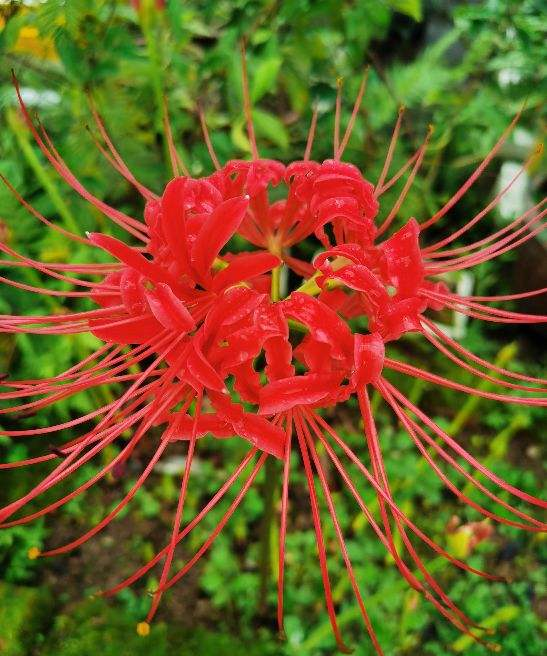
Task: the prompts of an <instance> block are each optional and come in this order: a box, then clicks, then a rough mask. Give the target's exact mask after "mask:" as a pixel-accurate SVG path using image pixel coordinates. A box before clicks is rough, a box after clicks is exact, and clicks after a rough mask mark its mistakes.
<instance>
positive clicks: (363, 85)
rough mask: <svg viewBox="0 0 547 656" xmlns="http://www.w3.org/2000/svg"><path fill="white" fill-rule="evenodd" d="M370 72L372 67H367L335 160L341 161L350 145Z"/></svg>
mask: <svg viewBox="0 0 547 656" xmlns="http://www.w3.org/2000/svg"><path fill="white" fill-rule="evenodd" d="M369 71H370V66H367V67H366V69H365V72H364V74H363V79H362V81H361V84H360V85H359V91H358V93H357V98H356V99H355V103H354V105H353V110H352V112H351V116H350V119H349V121H348V125H347V127H346V131H345V132H344V136H343V138H342V143H341V144H340V146H339V148H338V150H337V151H336V153H335V156H334V159H335V160H337V161H338V160H340V158H341V157H342V155H343V154H344V150H345V149H346V146H347V145H348V141H349V139H350V137H351V133H352V132H353V128H354V126H355V121H356V119H357V114H358V113H359V109H360V108H361V103H362V102H363V96H364V94H365V89H366V87H367V80H368V74H369Z"/></svg>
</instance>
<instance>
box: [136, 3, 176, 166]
mask: <svg viewBox="0 0 547 656" xmlns="http://www.w3.org/2000/svg"><path fill="white" fill-rule="evenodd" d="M157 16H158V12H157V10H156V8H155V5H154V2H152V1H151V0H144V2H143V3H142V4H141V9H140V11H139V19H140V25H141V31H142V34H143V36H144V41H145V43H146V53H147V55H148V61H149V62H150V84H151V86H152V93H153V95H154V104H155V106H156V107H155V109H156V115H155V118H154V128H155V130H156V132H157V133H158V134H159V135H161V138H162V143H163V156H164V159H165V165H166V168H167V177H168V178H171V177H172V175H173V171H172V166H171V155H170V153H169V137H168V135H167V133H166V129H165V122H164V120H165V121H167V120H169V118H168V116H166V100H165V92H164V71H163V67H162V57H161V53H160V50H159V48H158V36H159V34H158V33H159V30H158V29H155V28H156V27H157V23H156V22H155V19H156V18H157Z"/></svg>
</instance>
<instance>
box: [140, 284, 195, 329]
mask: <svg viewBox="0 0 547 656" xmlns="http://www.w3.org/2000/svg"><path fill="white" fill-rule="evenodd" d="M145 294H146V299H147V300H148V304H149V306H150V309H151V310H152V314H153V315H154V316H155V317H156V319H157V320H158V321H159V322H160V323H161V324H162V326H164V327H165V328H167V329H168V330H174V331H176V332H178V333H181V332H182V333H187V332H189V331H190V330H192V329H193V328H195V322H194V320H193V319H192V315H191V314H190V312H188V310H187V309H186V306H185V305H184V303H183V302H182V301H181V300H180V299H179V298H178V297H177V296H175V294H174V293H173V290H172V289H171V287H169V285H166V284H164V283H159V284H158V285H156V288H155V289H147V290H146V292H145Z"/></svg>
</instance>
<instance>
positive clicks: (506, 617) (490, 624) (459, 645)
mask: <svg viewBox="0 0 547 656" xmlns="http://www.w3.org/2000/svg"><path fill="white" fill-rule="evenodd" d="M520 614H521V609H520V608H519V607H518V606H503V607H502V608H498V610H497V611H496V612H495V613H493V614H492V615H490V617H488V618H487V619H485V620H484V621H482V622H481V626H483V627H484V628H485V629H495V628H497V627H498V626H499V625H500V624H505V623H506V622H511V621H512V620H514V619H516V618H517V617H518V616H519V615H520ZM474 644H475V642H474V641H473V638H471V637H470V636H468V635H462V636H460V637H459V638H458V639H457V640H455V641H454V642H453V643H452V649H453V650H454V651H458V652H461V651H465V650H466V649H467V648H468V647H471V646H472V645H474Z"/></svg>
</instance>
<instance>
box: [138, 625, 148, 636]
mask: <svg viewBox="0 0 547 656" xmlns="http://www.w3.org/2000/svg"><path fill="white" fill-rule="evenodd" d="M137 635H140V636H141V638H146V636H148V635H150V624H148V622H139V623H138V624H137Z"/></svg>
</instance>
